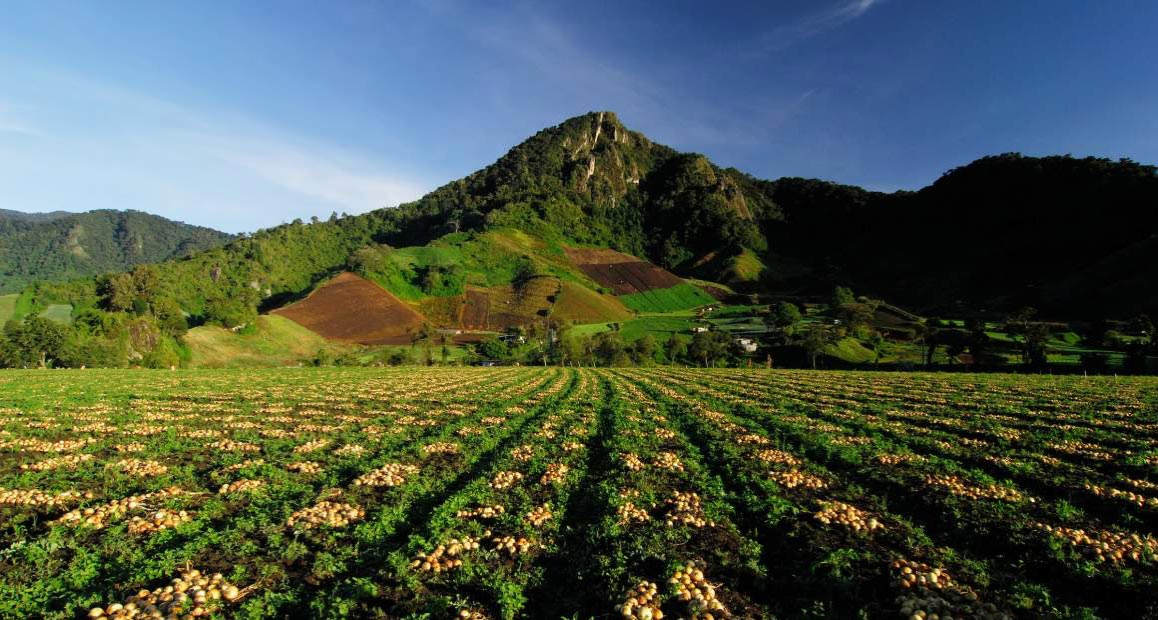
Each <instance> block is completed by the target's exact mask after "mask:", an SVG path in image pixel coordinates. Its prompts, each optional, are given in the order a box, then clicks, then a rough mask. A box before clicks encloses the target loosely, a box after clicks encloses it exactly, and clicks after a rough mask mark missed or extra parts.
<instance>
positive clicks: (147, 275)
mask: <svg viewBox="0 0 1158 620" xmlns="http://www.w3.org/2000/svg"><path fill="white" fill-rule="evenodd" d="M131 276H132V279H133V288H134V289H135V295H136V297H137V298H138V299H141V300H144V302H145V303H149V304H151V303H153V301H155V300H156V298H157V296H158V295H160V294H161V290H160V289H161V274H160V272H159V271H157V268H156V267H154V266H153V265H137V266H136V267H133V271H132V274H131Z"/></svg>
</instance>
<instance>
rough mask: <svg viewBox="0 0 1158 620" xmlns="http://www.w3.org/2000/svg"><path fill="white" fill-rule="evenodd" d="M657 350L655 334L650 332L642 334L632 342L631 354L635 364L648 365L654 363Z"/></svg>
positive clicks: (657, 344)
mask: <svg viewBox="0 0 1158 620" xmlns="http://www.w3.org/2000/svg"><path fill="white" fill-rule="evenodd" d="M658 350H659V343H658V342H656V340H655V336H653V335H651V334H644V335H643V336H642V337H641V338H639V339H638V340H636V341H635V342H633V343H632V347H631V356H632V359H634V360H635V363H636V364H639V365H641V366H649V365H651V364H653V363H655V354H656V352H657V351H658Z"/></svg>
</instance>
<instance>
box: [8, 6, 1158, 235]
mask: <svg viewBox="0 0 1158 620" xmlns="http://www.w3.org/2000/svg"><path fill="white" fill-rule="evenodd" d="M661 7H662V8H661ZM1154 32H1158V4H1156V3H1152V2H1128V1H1116V2H1105V3H1100V2H1088V1H1069V0H1056V1H1044V0H1043V1H1029V0H1026V1H1018V2H1008V1H1001V2H991V1H985V0H978V1H973V2H927V1H924V0H835V1H830V0H807V1H793V2H776V1H773V0H764V1H758V2H749V3H723V2H714V3H708V2H698V1H696V2H692V1H689V2H684V1H680V0H670V1H668V2H630V1H626V0H620V1H617V2H611V3H601V2H595V1H592V2H567V3H563V2H550V3H549V2H516V3H504V2H497V1H496V2H478V3H465V2H464V3H458V2H450V1H447V0H426V1H422V2H403V1H401V0H399V1H375V2H369V1H367V2H362V1H341V0H335V1H334V2H316V1H313V0H310V1H303V2H292V1H289V0H285V1H278V2H273V1H264V0H253V1H248V2H232V1H230V2H227V1H203V2H130V1H127V0H126V1H123V2H91V1H89V2H57V1H53V0H34V1H30V2H24V1H23V0H16V1H10V2H6V3H5V4H4V8H3V14H2V18H0V208H10V209H17V210H22V211H49V210H55V209H63V210H71V211H81V210H87V209H95V208H132V209H139V210H144V211H149V212H153V213H158V214H161V215H164V216H166V217H172V218H174V219H179V220H183V221H187V222H191V223H196V224H203V225H208V226H213V227H216V228H220V229H223V230H228V231H232V232H238V231H246V230H254V229H257V228H260V227H267V226H273V225H276V224H279V223H282V222H286V221H289V220H292V219H293V218H296V217H303V218H308V217H309V216H311V215H318V216H321V217H325V216H326V215H328V214H329V213H330V212H331V211H339V212H343V211H344V212H349V213H358V212H364V211H368V210H370V209H374V208H379V207H383V206H391V205H394V204H397V203H398V202H401V201H406V200H411V199H413V198H416V197H418V196H420V195H421V194H422V193H424V192H425V191H428V190H430V189H433V188H434V187H437V186H438V185H441V184H442V183H445V182H447V181H450V180H452V179H455V178H458V177H461V176H464V175H466V174H468V173H470V172H472V171H474V170H476V169H478V168H480V167H483V166H485V165H487V164H489V163H491V162H493V161H494V160H495V159H497V158H498V157H499V156H500V155H501V154H502V153H503V152H505V151H506V150H507V149H508V148H510V147H511V146H513V145H514V144H516V143H518V142H519V141H521V140H522V139H524V138H526V137H527V136H529V135H531V134H532V133H534V132H535V131H537V130H538V129H541V128H543V127H545V126H549V125H554V124H557V123H558V122H560V121H562V120H563V119H565V118H568V117H571V116H574V115H577V114H581V113H583V112H586V111H589V110H614V111H616V112H618V113H619V115H620V118H621V119H622V120H623V121H624V122H625V123H626V124H627V125H628V126H629V127H631V128H633V129H636V130H639V131H642V132H644V133H646V134H647V135H649V136H650V137H652V138H653V139H654V140H656V141H658V142H662V143H665V144H668V145H669V146H672V147H675V148H677V149H680V150H685V151H697V152H701V153H704V154H706V155H708V156H709V157H711V158H712V159H713V160H714V161H715V162H717V163H718V164H721V165H725V166H736V167H738V168H740V169H742V170H745V171H747V172H750V173H752V174H754V175H756V176H759V177H764V178H777V177H780V176H810V177H818V178H823V179H828V180H833V181H839V182H844V183H853V184H858V185H863V186H865V187H869V188H873V189H881V190H894V189H900V188H904V189H915V188H918V187H921V186H923V185H925V184H928V183H929V182H931V181H933V180H934V179H936V178H937V177H938V176H939V175H940V174H942V173H943V172H945V171H946V170H948V169H949V168H952V167H954V166H958V165H962V164H965V163H967V162H969V161H971V160H973V159H975V158H977V157H979V156H982V155H986V154H992V153H1000V152H1007V151H1020V152H1023V153H1027V154H1053V153H1072V154H1074V155H1087V154H1088V155H1098V156H1107V157H1112V158H1118V157H1130V158H1133V159H1135V160H1138V161H1142V162H1147V163H1158V114H1155V112H1154V110H1158V63H1156V62H1154V58H1155V57H1156V56H1158V37H1155V36H1154Z"/></svg>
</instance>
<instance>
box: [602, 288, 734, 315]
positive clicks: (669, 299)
mask: <svg viewBox="0 0 1158 620" xmlns="http://www.w3.org/2000/svg"><path fill="white" fill-rule="evenodd" d="M619 301H621V302H623V305H625V306H627V307H628V308H631V309H632V310H635V311H637V312H655V313H664V312H678V311H680V310H688V309H691V308H697V307H699V306H703V305H707V304H711V303H715V300H714V299H712V297H711V295H708V294H707V293H705V292H703V291H702V290H700V289H699V288H698V287H696V286H694V285H692V284H688V283H686V282H685V283H680V284H677V285H675V286H671V287H668V288H660V289H652V290H650V291H645V292H641V293H632V294H630V295H620V296H619Z"/></svg>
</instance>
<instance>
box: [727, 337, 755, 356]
mask: <svg viewBox="0 0 1158 620" xmlns="http://www.w3.org/2000/svg"><path fill="white" fill-rule="evenodd" d="M732 342H734V343H736V346H738V347H740V348H741V349H743V350H744V351H745V352H746V353H755V352H756V347H757V344H756V341H755V340H753V339H752V338H734V339H733V340H732Z"/></svg>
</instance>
